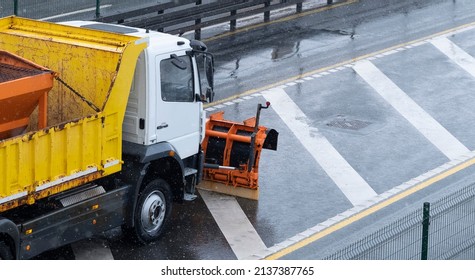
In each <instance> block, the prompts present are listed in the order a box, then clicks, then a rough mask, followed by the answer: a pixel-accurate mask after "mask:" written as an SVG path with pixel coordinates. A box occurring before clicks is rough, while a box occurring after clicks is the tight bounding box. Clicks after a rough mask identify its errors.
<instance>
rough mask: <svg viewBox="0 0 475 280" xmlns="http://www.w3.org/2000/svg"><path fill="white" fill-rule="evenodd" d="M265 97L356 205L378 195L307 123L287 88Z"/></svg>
mask: <svg viewBox="0 0 475 280" xmlns="http://www.w3.org/2000/svg"><path fill="white" fill-rule="evenodd" d="M263 96H264V97H265V98H266V99H267V100H268V101H270V102H271V104H272V105H271V106H272V108H273V109H274V111H275V112H276V113H277V114H278V115H279V116H280V118H281V119H282V120H283V121H284V122H285V124H287V126H288V127H289V128H290V130H291V131H292V132H293V133H294V134H295V136H296V137H297V139H299V141H300V142H301V143H302V145H303V146H304V147H305V148H306V149H307V150H308V152H309V153H310V154H311V155H312V156H313V158H314V159H315V160H316V161H317V162H318V164H320V166H321V167H322V168H323V169H324V170H325V172H326V173H327V174H328V176H330V178H331V179H332V180H333V181H334V182H335V184H336V185H337V186H338V187H339V188H340V190H341V191H342V192H343V194H344V195H345V196H346V197H347V198H348V200H349V201H350V202H351V203H352V204H353V205H358V204H362V203H364V202H366V201H367V200H369V199H371V198H373V197H374V196H376V195H377V194H376V192H375V191H374V190H373V189H372V188H371V186H370V185H369V184H368V183H367V182H366V181H365V180H364V179H363V178H362V177H361V176H360V175H359V174H358V173H357V172H356V171H355V170H354V169H353V167H351V165H350V164H349V163H348V162H347V161H346V160H345V159H344V158H343V156H341V154H340V153H339V152H338V151H337V150H336V149H335V148H334V147H333V146H332V144H331V143H330V142H329V141H328V140H327V139H326V138H325V136H323V135H322V134H321V133H320V132H319V131H318V129H316V128H314V127H311V126H310V125H309V124H308V123H307V121H306V120H307V116H306V115H305V114H304V113H303V112H302V111H301V110H300V108H299V107H298V106H297V104H295V103H294V102H293V101H292V99H291V98H290V97H289V96H288V95H287V93H286V92H285V91H284V90H282V89H271V90H268V91H266V92H264V94H263Z"/></svg>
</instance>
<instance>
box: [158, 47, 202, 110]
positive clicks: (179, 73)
mask: <svg viewBox="0 0 475 280" xmlns="http://www.w3.org/2000/svg"><path fill="white" fill-rule="evenodd" d="M160 76H161V79H160V83H161V90H162V100H163V101H167V102H193V101H194V88H193V84H194V83H193V68H192V64H191V57H189V56H187V55H184V56H174V55H173V56H172V57H170V58H169V59H164V60H162V61H161V62H160Z"/></svg>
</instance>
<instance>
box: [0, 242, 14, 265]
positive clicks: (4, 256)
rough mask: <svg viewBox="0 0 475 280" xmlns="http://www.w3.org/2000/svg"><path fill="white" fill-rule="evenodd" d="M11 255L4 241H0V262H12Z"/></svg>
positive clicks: (10, 250)
mask: <svg viewBox="0 0 475 280" xmlns="http://www.w3.org/2000/svg"><path fill="white" fill-rule="evenodd" d="M13 259H14V257H13V253H12V249H11V248H10V246H8V244H7V243H5V241H0V260H13Z"/></svg>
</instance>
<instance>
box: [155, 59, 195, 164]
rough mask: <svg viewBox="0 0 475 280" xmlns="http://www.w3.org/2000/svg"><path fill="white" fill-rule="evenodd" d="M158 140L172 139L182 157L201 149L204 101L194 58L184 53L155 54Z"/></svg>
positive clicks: (167, 140) (168, 140)
mask: <svg viewBox="0 0 475 280" xmlns="http://www.w3.org/2000/svg"><path fill="white" fill-rule="evenodd" d="M156 67H157V73H158V75H159V76H160V79H157V83H158V84H157V86H156V88H157V91H158V92H157V93H158V96H157V115H156V116H157V117H156V118H157V121H156V129H157V130H156V135H157V141H158V142H164V141H166V142H169V143H171V144H172V145H173V146H174V147H175V149H176V150H177V152H178V154H179V156H180V157H181V158H187V157H189V156H192V155H194V154H196V153H197V152H198V149H199V144H200V139H201V138H200V123H201V121H200V119H201V110H202V106H203V105H202V103H201V102H200V101H199V100H196V99H197V98H196V96H199V93H200V87H199V76H198V75H199V74H198V71H197V70H196V69H197V68H196V62H195V59H194V58H192V57H191V56H189V55H186V54H185V52H183V53H176V54H171V55H170V54H169V55H164V56H163V55H162V56H157V57H156Z"/></svg>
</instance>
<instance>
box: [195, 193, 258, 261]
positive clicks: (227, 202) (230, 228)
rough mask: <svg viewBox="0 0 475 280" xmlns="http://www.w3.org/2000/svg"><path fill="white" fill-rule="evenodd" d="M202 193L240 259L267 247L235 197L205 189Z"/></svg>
mask: <svg viewBox="0 0 475 280" xmlns="http://www.w3.org/2000/svg"><path fill="white" fill-rule="evenodd" d="M200 194H201V198H203V200H204V202H205V204H206V206H207V207H208V209H209V211H210V212H211V215H213V218H214V220H215V221H216V223H217V224H218V227H219V228H220V230H221V232H222V233H223V235H224V237H225V238H226V240H227V241H228V243H229V246H231V249H232V250H233V252H234V254H235V255H236V257H237V258H238V259H239V260H242V259H247V258H249V256H251V255H252V254H253V253H254V252H256V251H260V250H265V249H266V248H267V247H266V245H265V244H264V242H263V241H262V239H261V237H260V236H259V234H258V233H257V232H256V230H255V229H254V226H253V225H252V224H251V222H250V221H249V219H248V218H247V216H246V214H245V213H244V211H243V210H242V208H241V206H239V204H238V203H237V201H236V198H235V197H232V196H228V195H222V194H218V193H212V192H209V191H204V190H200Z"/></svg>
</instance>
